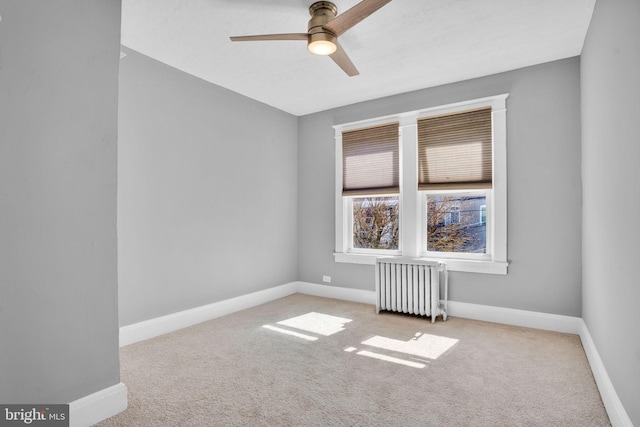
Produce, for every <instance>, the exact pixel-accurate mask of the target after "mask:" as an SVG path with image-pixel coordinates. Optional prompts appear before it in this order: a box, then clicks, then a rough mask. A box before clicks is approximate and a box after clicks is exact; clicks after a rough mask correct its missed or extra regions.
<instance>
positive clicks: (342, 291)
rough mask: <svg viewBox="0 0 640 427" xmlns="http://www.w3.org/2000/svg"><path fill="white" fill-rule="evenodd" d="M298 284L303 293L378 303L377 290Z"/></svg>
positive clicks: (299, 290)
mask: <svg viewBox="0 0 640 427" xmlns="http://www.w3.org/2000/svg"><path fill="white" fill-rule="evenodd" d="M296 284H297V291H298V292H299V293H301V294H307V295H313V296H317V297H325V298H334V299H341V300H345V301H353V302H361V303H364V304H373V305H375V304H376V293H375V291H366V290H363V289H352V288H340V287H338V286H327V285H318V284H316V283H309V282H296Z"/></svg>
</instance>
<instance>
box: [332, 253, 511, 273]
mask: <svg viewBox="0 0 640 427" xmlns="http://www.w3.org/2000/svg"><path fill="white" fill-rule="evenodd" d="M333 255H334V257H335V261H336V262H340V263H349V264H366V265H375V263H376V258H379V257H382V256H384V257H389V258H393V256H389V255H379V256H378V255H372V254H353V253H343V252H335V253H334V254H333ZM421 259H430V260H432V261H444V262H445V263H446V264H447V270H449V271H463V272H466V273H486V274H507V268H508V266H509V263H508V262H501V261H471V260H465V259H440V258H421Z"/></svg>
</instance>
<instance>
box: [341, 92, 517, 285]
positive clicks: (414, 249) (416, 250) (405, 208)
mask: <svg viewBox="0 0 640 427" xmlns="http://www.w3.org/2000/svg"><path fill="white" fill-rule="evenodd" d="M508 96H509V95H508V94H501V95H496V96H491V97H487V98H481V99H475V100H471V101H465V102H458V103H453V104H447V105H443V106H438V107H432V108H426V109H422V110H416V111H411V112H407V113H401V114H395V115H390V116H384V117H378V118H374V119H369V120H361V121H357V122H351V123H344V124H340V125H335V126H333V128H334V130H335V150H336V151H335V153H336V155H335V161H336V168H335V252H334V257H335V261H336V262H345V263H354V264H370V265H373V264H375V260H376V258H377V257H378V256H389V255H391V256H405V257H415V258H426V259H438V260H444V261H445V262H446V263H447V268H448V269H449V270H451V271H466V272H476V273H491V274H507V267H508V265H509V264H508V261H507V135H506V133H507V126H506V111H507V110H506V99H507V97H508ZM488 106H490V107H491V119H492V132H493V144H492V149H493V189H492V190H487V194H488V196H489V197H487V246H488V247H489V248H490V254H488V255H487V256H483V257H481V259H477V258H474V257H469V256H464V255H463V256H462V257H459V256H450V254H447V256H445V257H444V258H440V257H438V258H435V257H433V256H432V254H431V253H430V254H429V256H425V253H424V252H423V246H422V245H423V237H422V236H423V235H426V234H423V230H424V227H425V225H424V224H425V221H424V216H425V213H424V212H423V211H424V210H425V209H422V207H423V206H424V203H425V195H424V193H425V192H422V191H421V192H418V185H417V176H418V159H417V144H418V135H417V133H418V126H417V120H418V119H420V118H423V117H428V116H431V115H437V114H447V113H454V112H458V111H464V110H470V109H475V108H481V107H488ZM390 121H397V122H399V144H400V196H399V197H400V199H399V203H400V251H398V253H393V254H387V253H384V252H387V251H382V250H371V253H368V252H367V253H364V252H361V251H358V252H354V251H352V250H351V249H350V242H351V238H352V236H351V235H350V234H349V233H350V232H352V226H351V225H350V222H351V220H352V218H351V215H352V210H353V207H352V206H351V205H350V203H349V200H350V199H349V198H345V197H343V196H342V132H344V131H348V130H353V129H359V128H363V127H368V126H376V125H380V124H385V123H389V122H390ZM345 201H346V202H345ZM467 255H468V254H467Z"/></svg>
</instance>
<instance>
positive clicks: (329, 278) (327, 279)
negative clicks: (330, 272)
mask: <svg viewBox="0 0 640 427" xmlns="http://www.w3.org/2000/svg"><path fill="white" fill-rule="evenodd" d="M322 281H323V282H325V283H331V276H322Z"/></svg>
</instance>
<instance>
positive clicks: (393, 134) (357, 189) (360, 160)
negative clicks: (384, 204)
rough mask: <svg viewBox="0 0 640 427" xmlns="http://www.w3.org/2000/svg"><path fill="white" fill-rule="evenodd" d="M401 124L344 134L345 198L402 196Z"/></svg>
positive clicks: (343, 170)
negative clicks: (400, 169) (400, 172)
mask: <svg viewBox="0 0 640 427" xmlns="http://www.w3.org/2000/svg"><path fill="white" fill-rule="evenodd" d="M398 133H399V131H398V123H397V122H394V123H387V124H384V125H379V126H372V127H368V128H362V129H355V130H350V131H345V132H342V195H343V196H358V195H367V194H394V193H399V192H400V179H399V160H398V158H399V147H398Z"/></svg>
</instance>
